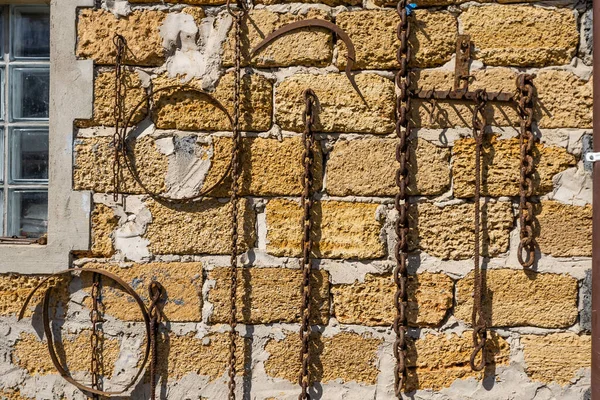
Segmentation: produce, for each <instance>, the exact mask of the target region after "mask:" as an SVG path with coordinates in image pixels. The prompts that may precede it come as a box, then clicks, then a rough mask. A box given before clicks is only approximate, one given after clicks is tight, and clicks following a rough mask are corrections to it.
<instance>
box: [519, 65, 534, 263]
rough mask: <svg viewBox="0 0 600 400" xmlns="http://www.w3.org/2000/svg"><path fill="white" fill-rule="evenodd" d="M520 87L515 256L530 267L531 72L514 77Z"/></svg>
mask: <svg viewBox="0 0 600 400" xmlns="http://www.w3.org/2000/svg"><path fill="white" fill-rule="evenodd" d="M517 87H518V90H519V95H520V97H519V115H520V117H521V134H520V135H519V144H520V147H521V168H520V170H521V180H520V183H519V223H520V225H521V233H520V239H521V240H520V242H519V250H518V253H517V256H518V258H519V263H520V264H521V265H522V266H523V268H530V267H531V266H533V264H534V262H535V250H536V247H537V243H536V240H535V237H534V232H533V222H534V215H533V205H532V203H531V202H530V199H529V198H530V197H531V196H533V191H534V187H533V174H534V161H533V146H534V144H535V138H534V136H533V132H532V128H531V126H532V124H533V98H534V87H533V75H530V74H521V75H519V76H518V78H517Z"/></svg>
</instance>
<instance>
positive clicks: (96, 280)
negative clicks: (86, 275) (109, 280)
mask: <svg viewBox="0 0 600 400" xmlns="http://www.w3.org/2000/svg"><path fill="white" fill-rule="evenodd" d="M100 300H101V299H100V275H98V274H93V278H92V310H91V311H90V320H91V321H92V333H91V334H90V347H91V348H92V358H91V361H90V374H91V375H92V388H94V389H97V390H99V389H100V387H99V386H100V372H101V371H100V367H101V366H100V359H101V357H102V356H101V354H100V353H101V352H102V348H101V347H102V346H101V344H100V335H99V328H100V326H99V325H100V324H101V323H102V317H101V316H100V308H99V303H100ZM92 398H93V399H99V398H100V397H99V396H98V395H97V394H93V395H92Z"/></svg>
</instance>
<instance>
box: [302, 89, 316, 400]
mask: <svg viewBox="0 0 600 400" xmlns="http://www.w3.org/2000/svg"><path fill="white" fill-rule="evenodd" d="M316 104H317V95H316V94H315V92H314V91H313V90H312V89H306V90H305V91H304V113H303V114H302V121H303V123H304V132H303V133H302V142H303V144H304V152H303V153H302V163H303V166H304V175H303V177H302V197H301V206H302V210H303V218H302V241H301V248H302V299H301V303H300V319H301V327H300V341H301V345H300V363H301V369H300V375H299V376H298V384H299V385H300V387H301V393H300V395H299V396H298V400H307V399H310V395H309V394H308V388H309V386H310V370H309V369H310V335H311V327H310V317H311V303H310V292H311V285H310V275H311V263H312V260H311V252H312V239H311V237H310V235H311V231H312V215H311V212H312V206H313V199H312V194H313V165H314V161H315V155H314V153H313V147H314V144H315V137H314V134H313V127H314V124H315V108H316Z"/></svg>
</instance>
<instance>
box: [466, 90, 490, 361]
mask: <svg viewBox="0 0 600 400" xmlns="http://www.w3.org/2000/svg"><path fill="white" fill-rule="evenodd" d="M486 101H487V95H486V93H485V90H477V92H476V97H475V109H474V110H473V137H474V138H475V226H474V228H475V252H474V253H475V254H474V259H475V261H474V262H475V266H474V277H473V280H474V292H475V293H474V299H473V313H472V315H471V323H472V325H473V353H472V354H471V359H470V364H471V369H472V370H473V371H481V370H483V369H484V368H485V363H486V354H485V343H486V341H487V326H486V320H485V315H484V313H483V308H482V303H483V295H484V293H483V288H484V287H485V275H484V274H482V273H481V268H480V265H479V263H480V260H479V259H480V255H481V251H480V244H481V221H480V218H481V204H480V200H481V148H482V145H483V133H484V130H485V115H484V109H485V105H486ZM479 352H481V361H480V362H479V363H476V361H475V359H476V358H477V354H478V353H479Z"/></svg>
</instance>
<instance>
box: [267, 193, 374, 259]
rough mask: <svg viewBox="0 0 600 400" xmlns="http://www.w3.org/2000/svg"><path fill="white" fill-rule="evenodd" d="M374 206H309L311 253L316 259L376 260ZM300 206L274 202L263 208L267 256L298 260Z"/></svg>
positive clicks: (291, 203)
mask: <svg viewBox="0 0 600 400" xmlns="http://www.w3.org/2000/svg"><path fill="white" fill-rule="evenodd" d="M377 207H378V205H377V204H367V203H346V202H340V201H321V202H315V203H314V204H313V209H312V212H313V231H312V232H311V236H312V238H313V243H314V244H313V253H314V256H316V257H320V258H358V259H368V258H380V257H383V256H384V255H385V248H384V246H383V242H382V240H381V239H380V234H381V228H382V224H381V222H379V221H378V220H377V217H376V211H377ZM302 214H303V212H302V208H301V207H300V204H299V203H298V202H295V201H291V200H283V199H275V200H271V201H269V203H268V204H267V227H268V228H267V229H268V231H267V252H269V253H270V254H273V255H275V256H289V257H298V256H300V253H301V247H300V242H301V238H302V232H301V226H300V221H301V220H302Z"/></svg>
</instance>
